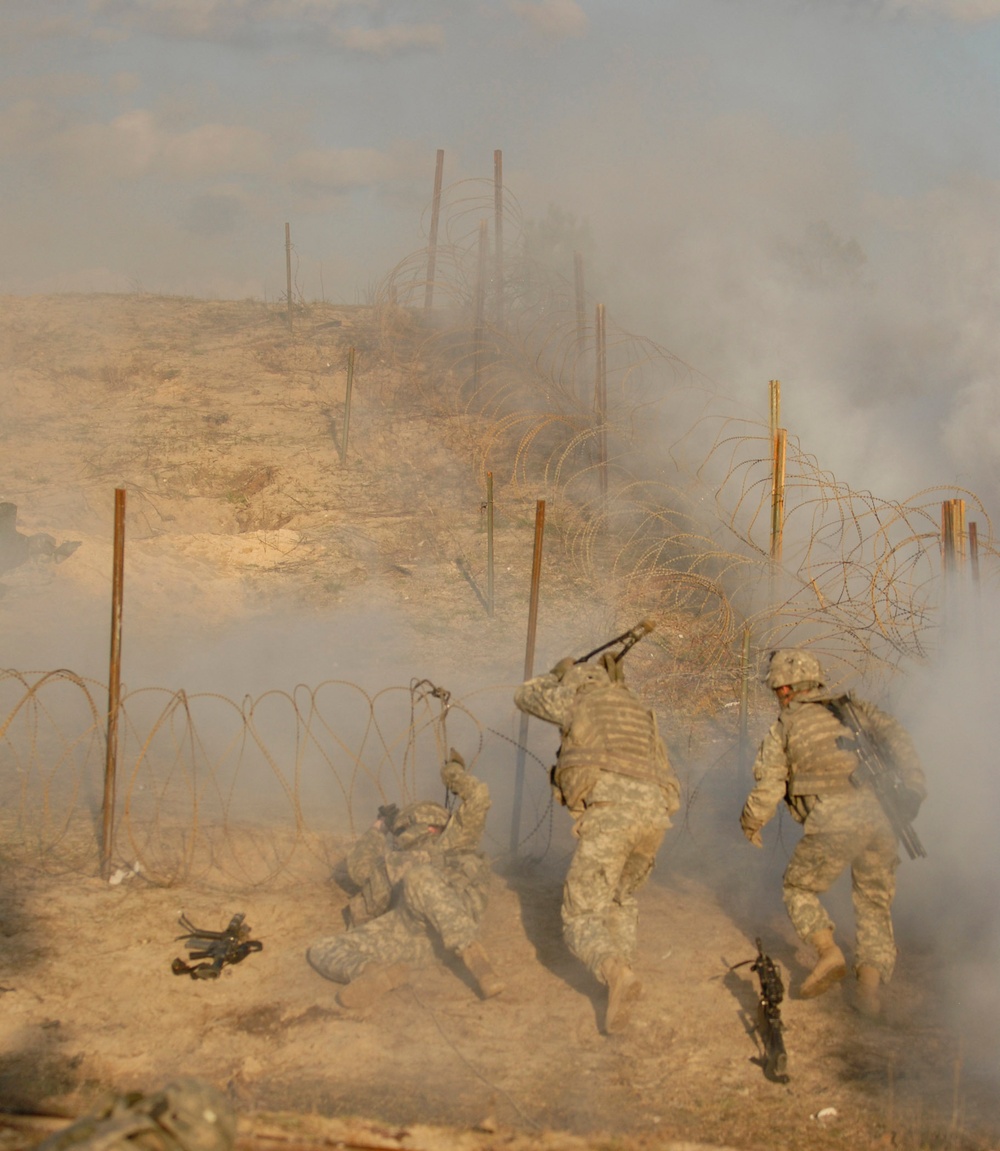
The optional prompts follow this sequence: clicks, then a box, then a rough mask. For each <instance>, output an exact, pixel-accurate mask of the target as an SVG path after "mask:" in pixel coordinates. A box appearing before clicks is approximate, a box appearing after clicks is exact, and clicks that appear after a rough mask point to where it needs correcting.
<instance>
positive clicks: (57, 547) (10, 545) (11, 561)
mask: <svg viewBox="0 0 1000 1151" xmlns="http://www.w3.org/2000/svg"><path fill="white" fill-rule="evenodd" d="M79 546H80V541H79V540H66V542H65V543H61V544H57V543H56V541H55V539H54V538H53V537H52V536H50V535H49V534H48V533H47V532H36V533H35V534H34V535H30V536H26V535H25V534H24V533H23V532H19V531H18V530H17V504H12V503H0V572H4V571H9V570H10V569H11V568H16V567H20V566H21V564H23V563H26V562H27V561H28V560H30V559H36V558H41V559H46V560H51V561H52V562H53V563H57V564H58V563H62V561H63V560H64V559H67V558H68V557H69V556H71V555H72V554H73V553H74V552H75V551H76V549H77V548H78V547H79Z"/></svg>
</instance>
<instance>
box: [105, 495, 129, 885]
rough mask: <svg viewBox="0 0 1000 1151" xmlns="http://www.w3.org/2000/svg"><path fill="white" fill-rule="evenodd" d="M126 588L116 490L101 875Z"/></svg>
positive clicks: (109, 838)
mask: <svg viewBox="0 0 1000 1151" xmlns="http://www.w3.org/2000/svg"><path fill="white" fill-rule="evenodd" d="M124 587H125V489H124V488H116V489H115V542H114V558H113V562H112V576H111V658H110V663H109V670H108V728H107V741H106V744H105V759H104V801H103V805H102V812H101V825H102V835H101V878H102V879H107V878H108V876H109V875H110V873H111V853H112V851H113V849H114V838H115V777H116V775H117V770H118V713H119V711H120V708H121V676H122V600H123V597H124Z"/></svg>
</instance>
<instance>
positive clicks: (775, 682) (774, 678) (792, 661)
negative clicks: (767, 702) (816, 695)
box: [766, 647, 823, 691]
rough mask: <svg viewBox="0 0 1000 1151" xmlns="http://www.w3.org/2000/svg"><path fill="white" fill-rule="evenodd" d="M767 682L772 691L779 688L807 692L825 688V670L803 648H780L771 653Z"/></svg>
mask: <svg viewBox="0 0 1000 1151" xmlns="http://www.w3.org/2000/svg"><path fill="white" fill-rule="evenodd" d="M766 682H767V686H768V687H769V688H770V689H771V690H772V691H775V690H776V689H777V688H779V687H794V688H795V690H796V691H807V690H809V689H810V688H816V687H822V686H823V669H822V667H821V666H820V662H819V660H818V659H817V658H816V657H815V656H814V655H811V654H810V653H809V652H807V651H803V650H802V649H801V648H797V647H785V648H780V649H779V650H778V651H772V652H771V659H770V662H769V663H768V665H767V680H766Z"/></svg>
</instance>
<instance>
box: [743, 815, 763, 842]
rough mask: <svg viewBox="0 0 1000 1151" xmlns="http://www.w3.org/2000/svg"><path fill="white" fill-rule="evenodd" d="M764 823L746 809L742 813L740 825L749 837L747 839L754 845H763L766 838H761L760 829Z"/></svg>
mask: <svg viewBox="0 0 1000 1151" xmlns="http://www.w3.org/2000/svg"><path fill="white" fill-rule="evenodd" d="M763 826H764V825H763V824H762V823H759V822H758V821H757V820H756V819H754V818H753V817H752V816H751V815H749V814H748V813H747V811H746V810H745V809H744V811H743V812H742V813H741V814H740V827H741V828H742V829H743V834H744V835H745V836H746V837H747V841H748V842H749V843H752V844H753V845H754V847H763V846H764V840H763V839H761V835H760V829H761V828H762V827H763Z"/></svg>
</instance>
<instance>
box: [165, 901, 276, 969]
mask: <svg viewBox="0 0 1000 1151" xmlns="http://www.w3.org/2000/svg"><path fill="white" fill-rule="evenodd" d="M243 919H244V915H243V912H242V911H240V912H237V913H236V915H234V916H233V917H232V919H230V921H229V925H228V927H226V929H225V931H202V930H201V929H200V928H197V927H195V925H194V924H193V923H192V922H191V920H190V919H188V917H187V916H186V915H182V916H181V917H180V919H179V920H178V922H179V923H180V925H181V927H186V928H187V929H188V934H187V935H178V936H177V938H178V939H183V940H185V946H186V947H187V949H188V951H189V952H190V953H191V954H190V956H189V958H191V959H210V960H211V961H212V962H211V963H195V964H193V965H191V964H187V963H185V962H184V960H183V959H175V960H174V961H173V963H172V964H171V965H170V970H171V971H173V973H174V975H190V976H191V978H192V979H218V978H219V973H220V972H221V971H222V968H223V967H224V966H225V965H226V964H227V963H241V962H242V961H243V960H244V959H246V957H247V956H248V955H249V954H250V953H251V952H252V951H262V950H263V949H264V944H263V943H261V942H260V941H259V940H257V939H251V938H250V928H249V927H246V926H244V924H243Z"/></svg>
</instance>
